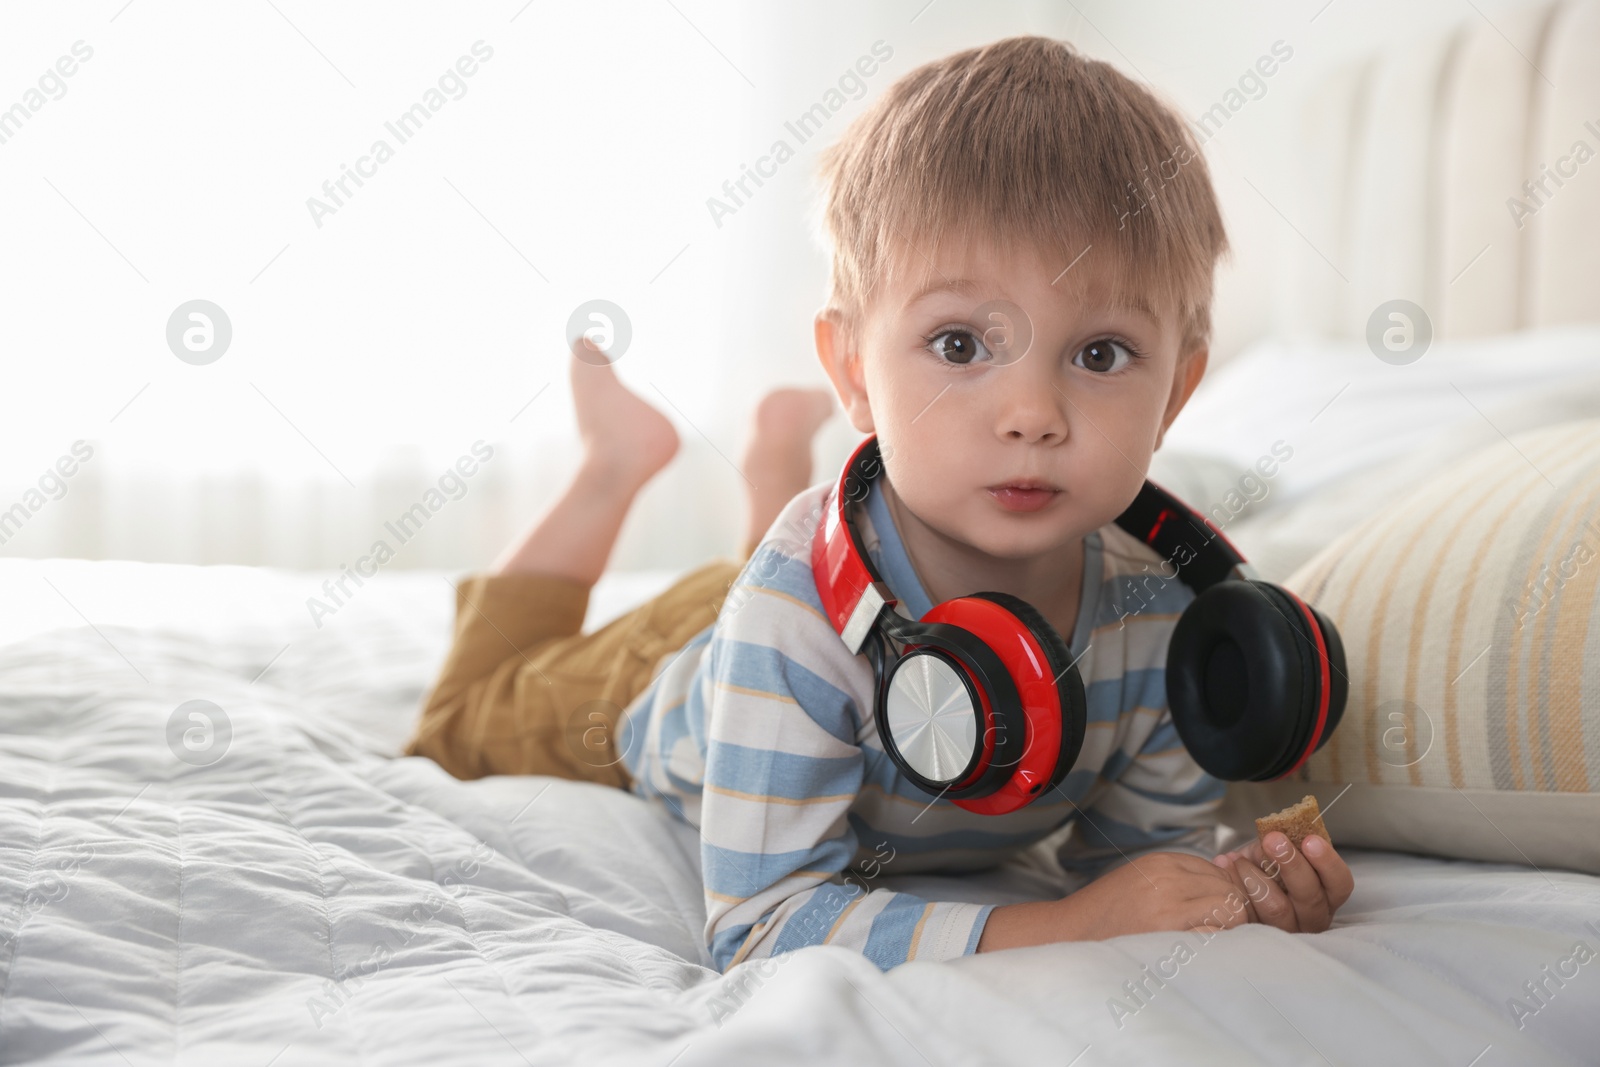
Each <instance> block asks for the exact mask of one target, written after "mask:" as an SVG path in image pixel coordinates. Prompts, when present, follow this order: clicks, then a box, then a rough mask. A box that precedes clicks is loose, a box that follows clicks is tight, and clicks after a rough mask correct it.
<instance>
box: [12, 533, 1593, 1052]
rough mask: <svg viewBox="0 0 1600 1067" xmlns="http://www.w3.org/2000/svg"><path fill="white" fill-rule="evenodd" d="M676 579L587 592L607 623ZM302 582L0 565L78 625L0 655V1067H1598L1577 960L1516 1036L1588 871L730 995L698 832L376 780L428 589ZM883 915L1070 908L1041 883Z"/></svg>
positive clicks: (999, 877)
mask: <svg viewBox="0 0 1600 1067" xmlns="http://www.w3.org/2000/svg"><path fill="white" fill-rule="evenodd" d="M665 577H666V576H665V575H658V574H642V575H632V576H627V577H615V578H611V579H608V580H607V582H606V583H605V585H604V586H603V589H602V593H601V595H600V597H599V598H598V600H597V603H596V605H595V607H594V609H593V610H594V611H595V613H596V617H603V616H604V615H606V614H607V613H609V612H611V611H615V610H617V609H618V608H619V607H621V606H623V605H624V604H626V603H627V602H629V601H630V600H632V599H634V598H636V597H637V596H639V595H642V594H643V593H645V592H647V591H648V590H649V589H650V588H652V587H653V585H655V584H659V582H661V581H662V580H664V578H665ZM318 584H320V583H319V581H318V579H317V578H316V577H315V576H306V575H297V574H290V573H284V572H273V571H265V570H250V569H244V568H200V567H180V566H173V565H153V564H133V563H110V562H101V563H73V562H64V561H63V562H52V561H46V562H38V563H34V562H21V561H7V562H6V564H5V565H4V566H3V567H0V590H3V592H4V595H5V599H6V603H8V604H9V605H11V606H12V607H13V609H14V611H16V612H17V613H19V614H23V615H27V616H32V617H36V618H37V617H48V615H49V614H50V613H51V612H53V611H57V610H61V609H62V605H63V603H64V602H66V601H71V602H72V603H75V604H77V605H78V607H80V608H82V609H83V610H84V611H85V613H86V614H88V615H89V616H90V617H92V618H93V619H94V620H95V621H94V624H93V625H92V626H84V625H79V626H78V627H75V628H65V629H51V630H47V631H46V632H42V633H34V634H29V635H22V634H15V633H13V634H12V635H10V636H12V637H13V638H14V639H13V640H12V641H11V642H10V643H9V644H6V645H5V646H3V647H0V699H3V701H4V708H5V717H6V724H7V729H6V736H5V740H4V744H3V745H0V796H3V803H0V915H3V916H4V917H5V919H4V922H5V925H4V927H3V928H0V936H3V938H4V940H3V942H0V967H3V975H4V977H3V980H0V1059H3V1060H4V1061H5V1062H24V1061H27V1062H33V1061H42V1062H63V1063H65V1062H72V1063H105V1064H113V1063H135V1064H137V1063H146V1062H156V1061H160V1062H184V1063H248V1064H262V1065H266V1064H275V1065H278V1067H289V1065H293V1064H312V1063H349V1062H370V1063H437V1062H471V1063H484V1064H488V1063H507V1064H510V1063H522V1062H526V1063H570V1062H585V1063H607V1062H619V1063H624V1062H625V1063H656V1064H663V1065H665V1064H669V1063H676V1064H685V1065H686V1064H695V1063H744V1062H762V1063H817V1062H830V1063H831V1062H839V1063H842V1062H875V1063H897V1064H898V1063H904V1064H923V1063H936V1064H944V1063H952V1064H953V1063H970V1062H993V1063H1017V1062H1024V1061H1027V1062H1041V1063H1057V1064H1068V1063H1079V1064H1084V1065H1087V1064H1091V1063H1161V1062H1185V1063H1230V1064H1239V1063H1263V1064H1266V1063H1271V1064H1280V1063H1312V1062H1318V1063H1320V1062H1324V1061H1326V1062H1330V1063H1338V1064H1369V1063H1439V1064H1451V1065H1466V1064H1469V1063H1478V1064H1484V1065H1487V1064H1491V1063H1516V1064H1581V1063H1586V1062H1591V1063H1592V1062H1594V1057H1595V1050H1596V1045H1595V1042H1594V1038H1595V1033H1596V1031H1595V1024H1594V1018H1595V1011H1596V1009H1597V1008H1600V970H1593V969H1592V968H1593V967H1600V963H1597V964H1594V965H1590V966H1585V967H1583V968H1582V969H1581V970H1580V971H1579V976H1578V977H1577V978H1575V979H1571V980H1570V981H1569V982H1568V984H1567V986H1566V988H1565V989H1563V990H1561V991H1560V994H1559V995H1558V996H1556V997H1554V998H1552V999H1551V1000H1550V1001H1549V1002H1548V1004H1547V1006H1545V1007H1543V1008H1542V1009H1541V1010H1539V1011H1538V1012H1537V1014H1536V1015H1535V1016H1533V1017H1528V1018H1524V1019H1523V1020H1522V1022H1523V1026H1522V1027H1521V1028H1519V1027H1518V1026H1517V1025H1516V1024H1515V1022H1514V1020H1513V1017H1512V1016H1511V1015H1510V1014H1509V1013H1508V1011H1507V1007H1506V1005H1507V1000H1508V998H1510V997H1514V996H1519V995H1522V991H1521V988H1520V987H1521V985H1522V983H1523V982H1525V981H1531V980H1537V979H1539V978H1540V977H1541V975H1542V973H1543V969H1545V968H1553V967H1556V966H1557V964H1558V962H1559V961H1561V960H1563V959H1565V958H1567V957H1569V956H1570V955H1571V952H1572V949H1573V944H1574V942H1575V941H1576V940H1578V939H1586V940H1588V941H1589V943H1590V944H1600V933H1597V932H1596V931H1594V930H1593V929H1591V928H1589V927H1586V925H1585V924H1586V923H1588V924H1594V925H1595V926H1600V877H1595V876H1592V875H1585V874H1578V873H1572V872H1562V871H1556V870H1549V869H1547V870H1545V871H1543V872H1537V871H1533V870H1530V869H1528V868H1526V867H1524V866H1513V865H1507V864H1486V863H1475V862H1469V861H1453V860H1442V859H1434V858H1426V857H1422V856H1414V855H1407V854H1403V853H1386V852H1376V851H1360V850H1355V851H1351V852H1349V853H1348V857H1349V860H1350V863H1351V866H1352V868H1353V870H1354V871H1355V874H1356V880H1357V889H1356V893H1355V895H1354V897H1352V899H1351V900H1350V902H1349V904H1348V905H1347V906H1346V907H1345V909H1344V910H1343V911H1342V912H1341V913H1340V914H1339V916H1338V919H1337V922H1336V923H1335V925H1334V927H1333V929H1331V930H1329V931H1327V932H1325V933H1322V934H1317V935H1290V934H1284V933H1282V932H1280V931H1277V930H1274V929H1270V928H1265V927H1247V928H1242V929H1239V930H1234V931H1230V932H1229V933H1228V934H1227V935H1225V936H1220V937H1217V938H1215V939H1214V940H1212V941H1210V942H1207V943H1203V944H1201V945H1199V946H1198V947H1197V948H1195V949H1194V951H1193V952H1192V954H1186V956H1185V958H1181V959H1180V958H1177V957H1175V955H1174V952H1173V949H1174V943H1175V937H1174V936H1173V935H1170V934H1149V935H1142V936H1136V937H1123V938H1118V939H1114V940H1111V941H1104V942H1091V943H1079V944H1068V945H1056V946H1050V947H1044V948H1036V949H1028V950H1023V951H1017V952H1011V953H1004V954H1000V955H999V956H982V957H968V958H966V959H963V960H960V961H957V962H955V963H953V964H949V965H925V964H910V965H906V966H903V967H900V968H897V969H895V970H893V971H891V972H888V973H883V972H879V971H878V970H877V969H876V967H874V966H872V965H871V964H869V963H867V962H866V961H864V960H863V959H861V958H859V957H857V956H856V955H854V954H852V953H849V952H847V951H844V950H837V949H830V948H820V949H813V950H806V951H803V952H800V953H796V954H792V956H791V957H789V958H786V959H785V958H780V960H778V961H769V962H766V963H763V964H759V965H752V966H749V967H745V968H742V969H738V970H735V971H734V972H732V973H731V974H729V975H726V976H724V975H719V974H717V973H716V972H715V971H714V970H712V969H711V968H710V966H709V960H708V958H707V956H706V953H705V949H704V946H703V944H702V942H701V939H700V936H699V932H700V929H701V925H702V923H703V911H702V904H701V897H700V890H699V881H698V867H697V865H698V858H697V857H698V852H697V846H696V841H695V836H694V834H693V832H692V831H689V830H687V829H686V828H685V827H684V826H682V825H679V824H678V823H677V822H675V821H674V820H673V819H672V818H671V817H670V816H668V815H667V814H666V813H665V812H664V810H662V809H660V808H658V807H654V806H651V805H650V804H647V803H645V802H643V801H640V800H637V799H635V798H634V797H631V796H629V795H626V794H623V793H621V792H618V791H612V790H608V789H604V788H601V787H597V786H592V785H589V784H586V783H573V782H565V781H558V780H554V779H544V778H525V779H514V778H491V779H485V780H482V781H478V782H460V781H456V780H455V779H453V778H450V777H449V776H448V775H446V774H445V773H444V772H443V771H441V770H440V769H439V768H438V767H437V766H436V765H434V764H432V763H431V762H429V761H427V760H423V759H417V758H398V759H397V758H394V757H395V755H396V753H397V752H398V750H399V746H400V744H401V742H402V741H403V738H404V736H405V734H406V732H407V730H408V728H409V725H410V723H411V722H412V721H413V719H414V717H415V715H416V711H417V701H418V698H419V697H420V695H421V692H422V689H423V687H424V686H425V685H426V684H427V682H428V680H429V678H430V676H431V673H432V671H433V669H434V668H435V666H436V665H437V663H438V661H439V659H440V658H441V656H442V655H443V651H444V638H445V635H446V634H447V632H448V622H449V612H450V603H451V591H450V587H449V585H448V584H447V576H446V575H442V574H434V573H410V574H395V575H392V576H385V580H384V581H383V582H381V583H377V582H375V583H373V584H372V587H371V588H370V589H367V590H365V591H364V597H365V600H364V601H363V602H360V603H354V604H352V611H351V612H350V614H349V615H348V616H346V615H344V614H341V616H340V617H339V618H338V619H337V620H335V621H334V622H332V623H330V624H329V625H327V626H325V627H324V628H323V629H322V630H320V631H318V630H315V629H313V628H312V627H311V626H310V625H309V623H308V622H306V618H305V614H304V607H303V604H304V600H305V598H306V597H307V596H309V595H311V593H312V592H314V591H315V589H316V587H317V585H318ZM113 591H114V592H113ZM240 605H250V606H251V607H250V609H249V610H248V612H246V611H241V609H240V607H239V606H240ZM191 701H208V702H211V704H213V705H214V706H216V707H219V708H222V709H224V713H225V715H226V718H227V722H228V725H229V729H228V736H227V737H226V738H225V739H224V737H223V730H222V729H221V727H220V722H217V723H214V728H213V732H212V734H211V737H210V743H211V747H209V748H207V747H206V746H203V745H195V746H194V747H193V748H192V749H191V748H185V747H184V746H183V744H182V742H181V741H178V742H174V741H173V740H172V737H173V734H172V730H171V727H170V724H171V722H172V720H173V719H174V716H175V713H176V712H177V711H178V709H179V708H181V707H184V706H186V705H188V704H189V702H191ZM213 718H215V716H213ZM181 725H184V726H185V727H187V726H188V725H189V723H188V720H186V719H184V720H181ZM218 748H221V749H223V751H222V754H221V755H220V757H218V758H215V760H214V761H213V762H209V763H206V762H203V761H204V760H207V759H211V758H212V756H213V755H215V753H216V751H217V749H218ZM179 753H182V755H179ZM886 877H887V876H886ZM897 884H900V885H901V886H902V887H905V888H918V889H921V890H923V891H925V892H940V893H945V894H949V895H951V896H961V895H965V896H966V897H967V898H968V899H989V900H1000V901H1010V900H1023V899H1035V898H1037V897H1039V896H1042V895H1046V894H1048V893H1050V892H1052V891H1054V892H1061V891H1063V890H1064V888H1066V887H1064V886H1062V885H1061V884H1059V883H1058V882H1057V881H1055V878H1054V876H1053V875H1052V874H1051V872H1050V870H1049V868H1048V865H1046V864H1044V863H1043V862H1041V861H1040V858H1039V856H1038V855H1025V856H1024V857H1022V858H1020V859H1019V860H1018V861H1017V862H1015V863H1013V864H1011V865H1009V866H1008V867H1006V868H1002V869H1000V870H997V871H994V872H991V873H989V874H986V875H984V876H983V877H981V878H979V879H977V880H968V881H966V882H964V883H963V882H954V881H947V880H943V879H937V878H932V877H917V878H913V877H904V878H903V879H901V880H899V882H898V883H897ZM1190 940H1191V941H1194V940H1195V939H1192V938H1191V939H1190ZM1163 975H1165V977H1162V976H1163ZM1130 983H1131V986H1130ZM1141 985H1142V987H1143V992H1130V988H1133V989H1137V988H1138V987H1139V986H1141ZM1357 1021H1359V1025H1352V1023H1354V1022H1357Z"/></svg>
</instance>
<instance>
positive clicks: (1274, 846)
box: [1264, 830, 1332, 933]
mask: <svg viewBox="0 0 1600 1067" xmlns="http://www.w3.org/2000/svg"><path fill="white" fill-rule="evenodd" d="M1264 844H1265V848H1266V852H1267V855H1268V856H1269V857H1270V859H1269V860H1268V861H1267V862H1266V867H1267V872H1266V873H1267V874H1268V875H1269V876H1271V875H1276V877H1277V878H1278V880H1279V881H1280V882H1281V883H1282V885H1283V888H1284V891H1285V893H1287V894H1288V897H1289V901H1290V904H1291V905H1292V906H1293V907H1294V912H1295V919H1296V924H1297V925H1298V927H1299V929H1301V930H1302V931H1305V932H1307V933H1320V932H1322V931H1323V930H1326V929H1327V928H1328V920H1329V919H1330V918H1331V917H1332V910H1331V908H1330V905H1329V901H1328V894H1327V891H1326V890H1325V889H1324V888H1323V885H1322V878H1321V876H1320V875H1319V874H1318V873H1317V870H1316V868H1314V867H1312V866H1311V863H1310V861H1309V860H1307V859H1306V858H1305V857H1304V856H1303V855H1301V853H1300V851H1299V850H1298V849H1296V848H1295V847H1294V842H1292V841H1290V840H1289V838H1288V837H1287V836H1286V835H1285V834H1283V833H1282V832H1280V831H1278V830H1274V831H1272V832H1271V833H1269V834H1268V835H1267V836H1266V840H1265V842H1264Z"/></svg>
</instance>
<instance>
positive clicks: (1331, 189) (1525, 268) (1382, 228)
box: [1284, 0, 1600, 338]
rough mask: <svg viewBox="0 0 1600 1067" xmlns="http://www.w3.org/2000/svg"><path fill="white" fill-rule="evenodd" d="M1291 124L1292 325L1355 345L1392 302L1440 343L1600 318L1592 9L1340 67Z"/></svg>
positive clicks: (1599, 50) (1598, 103) (1548, 13)
mask: <svg viewBox="0 0 1600 1067" xmlns="http://www.w3.org/2000/svg"><path fill="white" fill-rule="evenodd" d="M1300 129H1301V137H1300V141H1299V149H1298V151H1297V153H1296V154H1297V157H1298V159H1297V165H1298V168H1299V170H1300V171H1301V176H1302V182H1301V186H1300V202H1299V203H1298V205H1297V211H1298V213H1299V214H1298V215H1297V218H1296V222H1297V223H1298V224H1299V225H1298V229H1299V237H1300V239H1303V244H1302V247H1305V246H1307V245H1309V246H1310V251H1308V252H1307V253H1306V254H1304V255H1301V256H1298V257H1295V261H1296V263H1297V264H1298V269H1297V270H1296V271H1294V272H1293V274H1292V276H1291V277H1292V280H1291V281H1290V284H1289V291H1288V292H1287V293H1286V294H1284V296H1285V298H1286V299H1287V301H1288V302H1289V305H1290V316H1289V318H1290V320H1291V321H1292V322H1293V323H1294V324H1295V325H1297V326H1301V327H1303V328H1305V329H1308V330H1311V331H1314V332H1316V333H1320V334H1323V335H1325V336H1333V337H1359V336H1361V335H1362V334H1363V332H1364V330H1365V326H1366V321H1367V318H1368V316H1369V315H1370V314H1371V312H1372V310H1373V309H1374V308H1375V307H1377V306H1378V305H1379V304H1381V303H1383V302H1385V301H1387V300H1391V299H1395V298H1404V299H1408V300H1412V301H1414V302H1416V303H1417V304H1420V305H1421V306H1422V307H1423V308H1424V309H1425V310H1426V311H1427V312H1428V315H1429V316H1430V318H1431V319H1432V322H1433V327H1434V334H1435V336H1437V337H1454V338H1462V337H1480V336H1485V335H1490V334H1496V333H1504V332H1507V331H1511V330H1518V329H1526V328H1533V327H1539V326H1549V325H1556V324H1560V323H1571V322H1600V2H1597V0H1568V2H1563V3H1555V4H1546V5H1540V6H1535V7H1529V8H1525V9H1522V10H1521V11H1517V12H1510V13H1505V12H1501V13H1497V14H1496V16H1495V20H1494V22H1493V23H1492V24H1491V23H1490V22H1489V21H1487V20H1486V19H1485V18H1483V17H1481V16H1479V15H1473V16H1472V18H1471V21H1468V22H1464V23H1462V24H1461V25H1460V26H1459V27H1457V28H1456V29H1455V30H1454V31H1453V32H1451V33H1449V34H1447V35H1446V36H1444V37H1441V38H1438V39H1436V40H1433V41H1428V42H1422V43H1420V44H1419V43H1418V42H1415V41H1408V42H1406V43H1405V45H1404V46H1403V47H1400V46H1396V47H1394V48H1391V49H1389V50H1388V51H1386V52H1384V53H1383V54H1380V55H1377V56H1373V57H1370V58H1368V59H1365V60H1362V61H1360V62H1357V63H1355V64H1352V65H1349V66H1346V67H1343V68H1340V69H1338V70H1336V71H1335V72H1333V73H1332V74H1330V75H1328V76H1327V77H1326V78H1325V80H1324V81H1323V82H1322V83H1321V84H1320V85H1318V86H1317V87H1316V88H1314V89H1313V90H1312V91H1311V92H1310V93H1309V94H1308V96H1307V98H1306V100H1305V102H1304V104H1303V111H1302V115H1301V123H1300ZM1525 183H1527V184H1526V185H1525ZM1313 252H1314V253H1315V254H1312V253H1313Z"/></svg>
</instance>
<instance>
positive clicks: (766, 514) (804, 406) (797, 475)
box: [742, 389, 833, 551]
mask: <svg viewBox="0 0 1600 1067" xmlns="http://www.w3.org/2000/svg"><path fill="white" fill-rule="evenodd" d="M832 414H833V394H832V393H831V392H829V391H828V390H826V389H775V390H773V391H772V392H770V393H768V394H767V395H766V396H764V397H762V398H761V401H760V403H758V404H757V405H756V410H755V416H754V418H752V420H751V425H750V443H749V444H748V445H746V446H745V450H744V461H743V463H742V467H743V469H744V476H745V478H746V479H748V480H749V482H750V488H749V492H748V494H747V500H746V505H747V507H746V512H745V515H746V525H745V540H744V548H745V549H746V551H748V550H749V549H750V548H753V547H754V546H755V544H756V543H757V542H759V541H760V540H761V537H762V535H763V534H765V533H766V532H767V528H768V527H770V526H771V525H772V523H773V521H774V520H775V519H777V517H778V513H779V512H780V511H782V510H783V507H784V505H785V504H787V503H789V501H790V500H792V499H794V496H795V494H796V493H798V492H800V491H801V490H803V489H805V488H806V487H807V486H809V485H810V484H811V439H812V438H814V437H815V436H816V435H817V430H818V429H820V428H821V426H822V424H823V423H824V422H826V421H828V417H829V416H830V415H832Z"/></svg>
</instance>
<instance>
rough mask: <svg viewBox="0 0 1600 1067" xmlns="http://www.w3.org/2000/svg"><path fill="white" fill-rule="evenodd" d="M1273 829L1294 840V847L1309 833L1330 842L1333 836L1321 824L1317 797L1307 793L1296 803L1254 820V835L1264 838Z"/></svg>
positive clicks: (1297, 846) (1298, 845)
mask: <svg viewBox="0 0 1600 1067" xmlns="http://www.w3.org/2000/svg"><path fill="white" fill-rule="evenodd" d="M1273 830H1278V831H1281V832H1282V833H1283V834H1284V836H1286V837H1288V839H1289V840H1290V841H1292V842H1294V847H1295V848H1299V847H1300V842H1301V841H1303V840H1305V839H1306V838H1307V837H1308V836H1310V835H1311V834H1316V835H1317V836H1318V837H1320V838H1322V839H1323V840H1324V841H1327V842H1328V843H1330V844H1331V843H1332V842H1333V838H1331V837H1329V836H1328V828H1327V827H1326V826H1324V825H1323V824H1322V812H1321V810H1320V809H1319V808H1318V807H1317V798H1316V797H1314V796H1312V795H1311V794H1309V793H1307V794H1306V795H1305V796H1303V797H1301V798H1300V802H1299V803H1298V804H1291V805H1289V806H1288V807H1287V808H1284V809H1283V810H1282V811H1275V812H1273V813H1272V814H1271V815H1266V816H1263V817H1261V818H1259V819H1257V820H1256V837H1258V838H1264V837H1266V836H1267V834H1269V833H1271V832H1272V831H1273Z"/></svg>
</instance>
